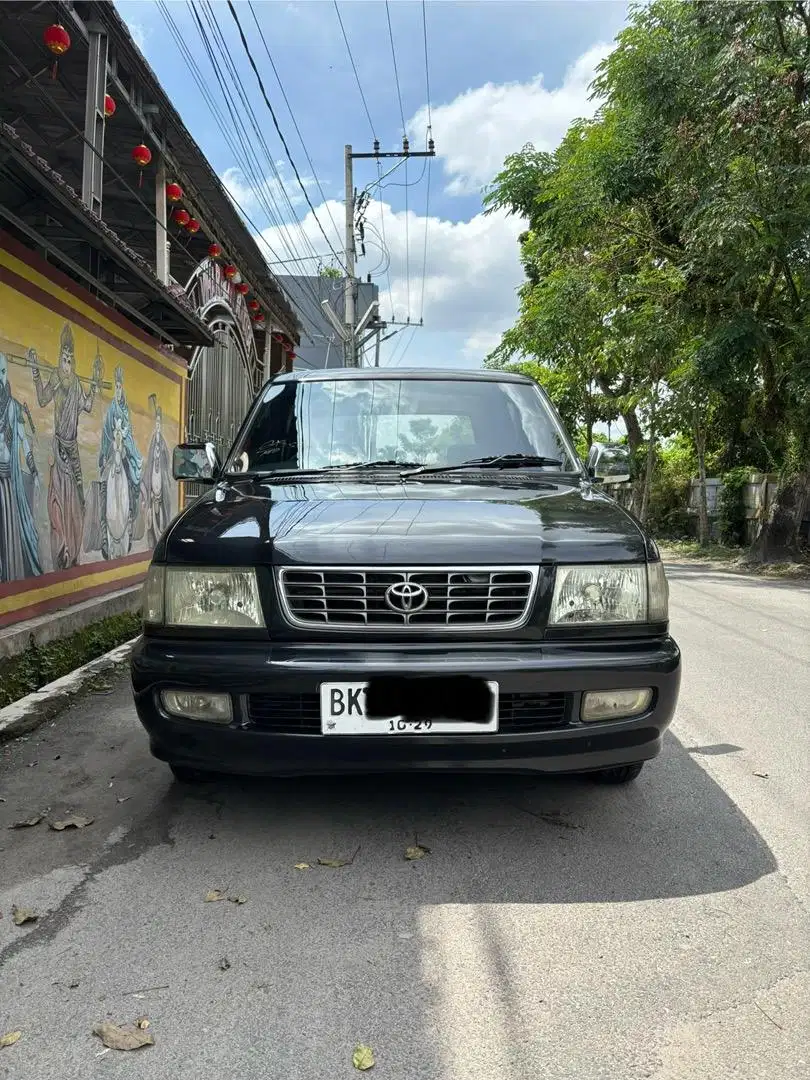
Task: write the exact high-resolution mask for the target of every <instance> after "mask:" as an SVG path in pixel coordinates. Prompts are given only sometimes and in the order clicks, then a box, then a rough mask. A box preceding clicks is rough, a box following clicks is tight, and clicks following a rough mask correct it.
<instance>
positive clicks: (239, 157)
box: [161, 0, 321, 298]
mask: <svg viewBox="0 0 810 1080" xmlns="http://www.w3.org/2000/svg"><path fill="white" fill-rule="evenodd" d="M161 3H162V5H163V8H164V10H163V11H162V13H163V15H164V19H165V20H166V22H167V25H168V26H169V27H170V30H172V31H173V36H174V37H175V41H176V43H177V44H178V47H179V48H180V50H181V52H182V53H183V54H184V58H185V59H186V63H187V65H188V66H189V67H190V69H191V71H192V75H194V76H195V81H197V84H198V86H199V87H200V89H201V92H202V94H203V96H204V98H205V99H206V100H207V102H208V104H209V108H210V109H211V111H212V114H213V115H214V117H215V118H216V119H217V120H218V123H219V125H220V128H221V130H222V131H223V134H224V137H225V139H226V142H228V144H229V146H230V148H231V150H232V152H233V154H234V157H235V159H236V161H238V162H239V163H240V165H241V167H242V170H243V172H244V174H245V176H246V178H247V179H248V182H249V183H252V185H253V188H252V192H253V195H254V197H255V198H256V201H257V202H258V203H259V204H260V206H261V208H262V209H263V210H264V212H265V213H266V215H267V218H268V220H269V221H270V223H271V224H272V225H273V226H274V227H275V228H276V229H277V230H278V232H279V233H280V234H281V239H283V241H284V244H285V246H286V248H287V249H288V251H289V252H290V253H292V254H294V253H295V252H296V244H295V242H294V241H293V239H292V236H291V235H290V232H289V229H288V227H287V225H286V223H285V222H284V220H283V214H282V212H281V209H280V207H279V205H278V203H277V201H276V200H275V198H274V197H273V195H272V192H271V191H270V190H269V189H268V186H267V181H266V173H265V172H264V171H263V167H262V164H261V162H260V161H259V157H258V154H257V151H256V149H255V147H256V146H257V145H258V146H260V147H262V148H263V149H264V153H265V156H266V158H267V164H268V166H269V169H270V171H271V172H273V173H274V174H275V179H276V183H277V185H278V189H279V191H280V192H281V193H282V194H283V195H284V196H285V198H286V200H287V205H288V207H289V211H290V214H291V216H292V220H293V221H295V223H296V225H297V226H298V229H299V233H300V235H301V238H302V239H303V242H304V246H305V248H306V247H308V248H309V250H310V251H311V252H312V253H313V257H318V258H320V257H321V256H320V255H319V254H318V253H317V252H316V251H315V248H314V247H313V245H312V243H311V241H310V240H309V238H308V236H307V235H306V233H305V232H304V230H303V227H302V226H301V223H300V222H299V221H298V220H297V216H296V214H295V210H294V209H293V206H292V202H291V200H290V198H289V194H288V193H287V190H286V186H285V184H284V182H283V180H282V178H281V176H280V174H279V172H278V169H277V167H276V164H275V160H274V157H273V155H272V153H271V151H270V149H269V147H268V146H267V143H266V141H265V140H264V136H263V134H262V132H261V129H260V127H259V125H258V121H257V119H256V117H255V114H254V113H253V110H252V108H251V106H250V102H249V100H248V99H247V95H246V91H245V89H244V87H243V86H242V84H241V80H240V77H239V73H238V72H237V71H236V70H235V68H234V67H233V64H232V61H231V60H230V50H229V48H228V44H227V42H226V41H225V40H224V38H223V37H222V33H221V30H220V28H219V25H218V23H217V22H216V18H215V16H214V13H213V10H208V9H206V7H205V5H204V4H201V5H198V6H199V8H200V10H201V11H202V12H203V15H204V16H205V19H206V21H207V22H208V25H209V28H210V29H211V32H212V34H213V37H214V41H216V40H217V39H219V49H220V52H221V54H222V55H223V57H224V58H225V63H226V67H227V68H228V70H229V73H230V75H231V79H232V81H233V83H234V87H235V90H236V93H237V95H238V96H239V97H240V98H241V100H242V103H243V105H244V107H245V115H247V116H250V118H251V120H252V123H253V131H254V137H253V138H252V139H251V136H250V134H249V133H248V130H247V128H246V127H245V126H244V123H243V120H242V116H241V114H240V112H239V111H238V110H237V109H235V108H234V107H233V105H232V102H231V97H232V94H231V93H230V91H229V88H228V86H227V82H226V79H225V76H224V74H223V72H222V69H221V67H220V64H219V62H218V60H217V57H216V55H215V53H214V48H213V45H212V42H211V41H210V40H209V37H208V34H207V32H206V29H205V27H204V26H203V23H202V20H201V18H200V16H199V13H198V11H197V10H196V7H195V5H194V4H192V3H191V2H189V4H188V6H189V8H190V10H191V14H192V18H193V20H194V22H195V24H196V26H197V32H198V34H199V36H200V40H201V42H202V45H203V48H204V50H205V52H206V54H207V56H208V59H209V62H210V64H211V67H212V70H213V72H214V76H215V79H216V80H217V83H218V84H219V87H220V90H221V94H222V100H223V101H224V102H225V106H226V108H227V110H228V113H229V115H230V121H231V122H230V124H228V123H227V121H226V119H225V118H224V117H223V115H222V113H221V112H220V110H219V108H218V106H217V104H216V102H215V101H214V99H213V98H212V96H211V94H210V91H209V90H208V87H207V85H206V80H205V79H204V78H203V76H202V73H201V72H200V70H199V67H198V65H197V63H196V60H195V59H194V57H193V55H192V54H191V53H190V50H188V48H187V46H186V45H185V42H184V40H183V38H182V35H180V32H179V30H178V29H177V27H176V25H175V24H174V20H173V18H172V16H171V13H170V12H169V11H168V8H166V6H165V3H164V2H163V0H161ZM209 7H210V5H209ZM231 132H232V133H233V135H234V137H235V139H236V143H238V148H237V146H236V145H235V143H234V140H233V139H231V138H230V137H229V133H231ZM240 151H241V152H240ZM228 194H229V197H230V198H231V201H232V202H234V204H235V205H236V206H237V207H238V208H239V211H240V213H241V214H242V216H243V218H245V220H247V221H249V222H250V224H251V226H252V227H253V228H254V230H255V231H256V232H257V234H258V235H259V237H260V239H261V242H262V243H263V244H264V245H265V246H266V248H267V249H268V250H269V251H270V253H271V254H272V255H273V256H274V257H275V259H276V261H277V262H281V261H282V260H281V259H280V258H279V255H278V252H277V251H275V249H274V248H273V246H272V245H271V244H270V242H269V241H268V240H267V238H266V237H265V236H264V235H263V233H262V230H261V229H259V228H258V227H257V226H256V225H255V223H254V222H252V221H250V217H249V215H248V214H247V212H246V210H245V208H244V207H243V206H242V205H241V204H239V203H238V200H236V198H235V197H234V194H233V193H232V192H230V191H229V192H228ZM299 273H300V274H301V277H302V278H304V279H305V280H307V281H308V274H307V271H306V268H304V267H303V266H300V268H299ZM309 289H310V292H311V295H312V297H313V298H314V297H315V292H314V290H313V289H312V287H311V283H309Z"/></svg>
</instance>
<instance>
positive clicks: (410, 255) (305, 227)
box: [240, 45, 610, 367]
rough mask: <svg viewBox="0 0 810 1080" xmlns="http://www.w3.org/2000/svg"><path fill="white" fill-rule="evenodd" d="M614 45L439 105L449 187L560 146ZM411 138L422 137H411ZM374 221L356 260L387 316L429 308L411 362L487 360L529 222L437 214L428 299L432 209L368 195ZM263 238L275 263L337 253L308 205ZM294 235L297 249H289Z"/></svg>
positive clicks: (436, 124)
mask: <svg viewBox="0 0 810 1080" xmlns="http://www.w3.org/2000/svg"><path fill="white" fill-rule="evenodd" d="M609 51H610V47H609V46H607V45H597V46H594V48H592V49H590V50H588V52H587V53H585V54H584V55H583V56H581V57H580V58H579V59H578V60H577V61H576V63H575V64H573V65H572V66H571V68H570V69H569V70H568V72H567V73H566V75H565V78H564V80H563V83H562V85H561V86H560V87H559V88H556V89H551V90H548V89H546V87H545V86H544V84H543V77H542V75H538V76H536V77H535V78H534V79H532V80H530V81H529V82H527V83H510V84H507V85H504V86H495V85H493V84H490V83H488V84H487V85H486V86H482V87H479V88H478V89H474V90H469V91H467V92H466V93H464V94H461V95H460V96H459V97H458V98H456V99H455V100H454V101H452V102H450V103H449V104H447V105H442V106H438V107H436V108H434V109H433V130H434V136H435V139H436V145H437V150H438V153H437V159H438V162H440V163H441V164H442V166H443V169H444V173H445V176H446V177H447V179H448V191H450V192H451V193H453V194H462V193H464V194H469V193H470V192H476V191H478V190H479V189H480V187H481V185H483V184H485V183H489V182H490V181H491V180H492V179H493V177H494V176H495V174H496V173H497V172H498V170H499V169H500V167H501V165H502V164H503V160H504V158H505V157H506V156H507V155H508V154H510V153H514V152H516V151H518V150H520V149H521V147H522V146H524V145H525V143H527V142H532V143H534V145H535V146H537V147H538V148H542V149H548V150H553V149H554V148H555V147H556V146H557V145H558V144H559V141H560V139H561V138H562V136H563V135H564V134H565V132H566V130H567V128H568V126H569V124H570V123H571V121H572V120H574V119H576V118H577V117H580V116H587V115H590V114H592V113H593V111H594V105H593V103H591V102H589V101H588V86H589V84H590V82H591V80H592V79H593V74H594V70H595V68H596V65H597V64H598V63H599V61H600V60H601V59H602V57H604V56H605V55H607V53H608V52H609ZM425 122H426V112H425V111H424V110H422V111H420V112H419V113H417V115H416V117H415V118H414V120H413V121H412V122H411V125H410V128H411V130H412V131H413V132H414V133H416V132H417V131H418V130H419V127H420V125H422V127H421V131H422V133H424V123H425ZM412 145H414V146H415V145H416V139H415V138H414V141H413V143H412ZM434 170H435V165H434ZM384 195H385V192H383V197H384ZM240 201H241V200H240ZM316 209H317V214H318V218H319V220H320V222H321V225H322V226H323V228H324V230H325V232H326V233H327V235H328V236H329V239H330V241H331V243H332V246H333V248H334V250H335V251H336V252H337V253H338V254H339V255H340V257H341V259H342V255H343V234H342V225H343V204H342V203H340V202H337V201H330V202H329V203H327V204H324V205H321V206H318V207H317V208H316ZM381 215H382V220H381ZM366 221H367V226H366V248H367V255H366V258H364V259H363V258H360V259H358V264H357V275H358V277H361V278H365V275H366V274H367V273H369V272H371V273H372V274H373V275H374V277H373V280H374V281H375V282H376V284H378V285H379V288H380V311H381V315H382V317H383V319H386V320H389V319H390V318H391V315H392V307H393V315H394V317H395V318H396V319H398V320H401V319H405V318H407V316H408V315H410V317H411V319H412V320H416V321H418V320H419V318H420V315H423V316H424V321H425V326H424V328H423V329H419V330H418V331H416V334H415V335H414V336H413V344H412V346H409V348H408V352H407V359H408V363H409V364H410V363H417V364H419V365H427V364H433V365H439V366H447V365H452V366H464V367H479V366H480V365H481V364H482V362H483V360H484V358H485V357H486V355H487V354H488V353H489V352H490V351H491V350H492V349H493V348H494V347H495V346H496V345H497V344H498V342H499V340H500V337H501V334H502V333H503V332H504V330H506V329H507V328H508V327H509V326H511V325H512V324H513V323H514V320H515V316H516V313H517V296H516V292H517V289H518V287H519V285H520V284H521V282H522V281H523V272H522V268H521V266H520V258H519V250H518V244H517V237H518V234H519V233H520V232H521V230H522V229H524V228H525V223H524V222H523V221H521V220H520V219H519V218H515V217H510V216H508V215H506V214H505V213H494V214H491V215H484V214H482V213H478V214H475V215H474V216H473V217H472V218H471V219H470V220H468V221H451V220H448V219H445V218H440V217H437V216H435V215H434V216H431V218H430V220H429V222H428V260H427V273H426V275H425V281H424V305H423V303H422V256H423V245H424V237H425V218H424V216H421V215H419V214H417V213H414V212H413V211H409V213H408V214H407V215H406V214H405V212H404V211H400V210H394V209H392V207H391V206H390V205H389V204H388V203H385V202H382V203H381V202H379V201H377V202H372V203H371V204H370V207H369V209H368V212H367V216H366ZM406 224H407V229H406ZM406 232H407V242H406ZM302 233H303V235H302ZM383 233H384V235H385V244H386V248H387V250H388V253H389V257H390V267H389V271H388V275H386V274H384V273H383V274H381V273H380V267H379V263H380V260H381V256H380V252H379V249H378V248H377V247H375V245H376V244H377V243H378V242H379V236H380V235H382V234H383ZM261 240H262V241H263V243H264V246H265V252H266V254H267V258H268V260H270V261H276V260H287V259H290V258H293V257H294V256H296V255H299V254H300V255H303V254H307V255H309V254H312V253H313V250H314V251H316V252H317V253H318V254H320V255H322V256H323V259H324V262H325V263H327V264H328V263H331V262H334V256H333V254H332V252H331V251H330V250H329V248H328V245H327V244H326V242H325V241H324V239H323V236H322V234H321V231H320V228H319V227H318V223H317V222H316V220H315V218H314V216H313V214H312V213H311V212H309V213H307V215H306V216H305V217H304V218H303V219H302V220H301V222H300V230H299V226H298V225H294V226H292V227H290V226H287V227H286V228H284V229H280V228H277V227H276V228H272V229H265V230H264V232H263V234H262V237H261ZM290 241H291V242H292V244H293V245H294V247H295V250H290ZM284 269H285V270H287V272H291V273H316V272H317V263H316V262H315V261H313V260H307V261H305V262H303V263H301V264H300V265H296V266H286V267H284ZM389 275H390V282H391V288H390V292H389V287H388V278H389ZM410 336H411V332H410V331H405V333H404V334H399V335H397V337H395V338H393V339H392V340H391V342H390V343H389V344H388V345H387V346H384V347H383V362H385V357H386V354H387V355H388V356H389V357H390V356H391V355H392V354H395V353H396V355H397V356H399V355H400V354H402V353H403V351H404V350H403V347H402V346H403V343H407V340H408V339H409V338H410ZM397 350H398V351H397ZM394 362H395V363H399V360H398V359H395V360H394Z"/></svg>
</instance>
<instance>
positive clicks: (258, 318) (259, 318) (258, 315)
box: [253, 311, 264, 323]
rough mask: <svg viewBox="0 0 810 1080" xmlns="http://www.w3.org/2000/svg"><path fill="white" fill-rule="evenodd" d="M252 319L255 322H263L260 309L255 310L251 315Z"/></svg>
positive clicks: (262, 314)
mask: <svg viewBox="0 0 810 1080" xmlns="http://www.w3.org/2000/svg"><path fill="white" fill-rule="evenodd" d="M253 321H254V322H255V323H263V322H264V313H263V312H261V311H257V312H256V314H255V315H254V316H253Z"/></svg>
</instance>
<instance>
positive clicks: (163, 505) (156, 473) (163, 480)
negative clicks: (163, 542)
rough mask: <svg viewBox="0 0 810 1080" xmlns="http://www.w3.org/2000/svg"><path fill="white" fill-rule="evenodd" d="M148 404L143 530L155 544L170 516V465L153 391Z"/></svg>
mask: <svg viewBox="0 0 810 1080" xmlns="http://www.w3.org/2000/svg"><path fill="white" fill-rule="evenodd" d="M149 404H150V405H151V406H152V410H153V412H154V414H155V430H154V431H153V432H152V438H151V439H150V440H149V449H148V450H147V452H146V468H145V469H144V474H143V496H144V503H145V505H146V531H147V536H148V538H149V546H150V547H154V546H155V544H156V543H157V542H158V539H159V538H160V536H161V534H162V532H163V530H164V529H165V528H166V526H167V525H168V524H169V518H170V517H171V516H172V499H171V490H172V489H171V466H170V463H169V447H168V446H167V444H166V440H165V439H164V438H163V410H162V409H161V408H160V406H159V405H158V403H157V398H156V397H155V395H154V394H150V395H149Z"/></svg>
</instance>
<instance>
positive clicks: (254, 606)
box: [165, 566, 264, 630]
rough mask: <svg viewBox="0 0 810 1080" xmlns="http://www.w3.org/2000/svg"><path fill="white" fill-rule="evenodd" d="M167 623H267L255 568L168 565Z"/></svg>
mask: <svg viewBox="0 0 810 1080" xmlns="http://www.w3.org/2000/svg"><path fill="white" fill-rule="evenodd" d="M165 624H166V626H195V627H224V628H228V629H239V630H241V629H251V628H253V629H257V628H261V627H263V626H264V616H263V615H262V606H261V601H260V599H259V586H258V584H257V581H256V572H255V570H186V569H180V568H179V567H176V568H175V567H171V566H170V567H167V568H166V593H165Z"/></svg>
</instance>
